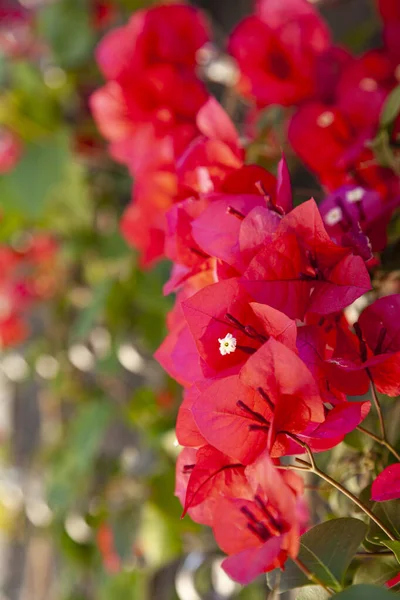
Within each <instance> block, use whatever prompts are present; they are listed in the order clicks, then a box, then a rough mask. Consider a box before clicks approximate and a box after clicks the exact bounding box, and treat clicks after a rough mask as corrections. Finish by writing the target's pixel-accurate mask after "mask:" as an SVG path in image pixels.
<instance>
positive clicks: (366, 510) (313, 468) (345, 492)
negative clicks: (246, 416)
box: [282, 431, 396, 541]
mask: <svg viewBox="0 0 400 600" xmlns="http://www.w3.org/2000/svg"><path fill="white" fill-rule="evenodd" d="M282 433H285V434H286V435H288V436H289V437H290V438H292V440H294V441H295V442H296V443H297V444H299V446H301V447H302V448H304V449H305V450H306V452H307V454H308V457H309V459H310V463H308V462H306V461H305V460H302V459H301V458H296V459H295V460H296V462H298V463H300V464H301V465H302V466H303V467H307V468H308V470H309V471H311V472H313V473H315V474H316V475H318V477H321V479H324V481H327V482H328V483H330V484H331V485H332V486H333V487H334V488H336V489H337V490H338V491H339V492H341V493H342V494H343V495H344V496H347V498H349V500H351V501H352V502H354V504H356V505H357V506H358V507H359V508H360V509H361V510H362V511H363V512H364V513H365V514H366V515H367V516H368V517H369V518H370V519H371V521H374V523H376V525H378V527H379V528H380V529H382V531H383V532H384V533H385V534H386V535H387V536H388V538H389V539H390V540H392V541H396V538H395V537H394V535H393V534H392V532H391V531H390V530H389V529H388V528H387V527H386V525H385V524H384V523H382V521H381V520H380V519H379V518H378V517H377V516H376V515H375V514H374V513H373V512H372V511H371V510H370V509H369V508H368V507H367V506H365V504H363V503H362V502H361V500H360V499H359V498H357V496H355V495H354V494H352V493H351V492H349V490H347V489H346V488H345V487H343V486H342V484H341V483H339V482H338V481H336V480H335V479H333V478H332V477H330V476H329V475H327V474H326V473H324V472H323V471H321V469H320V468H319V467H318V466H317V465H316V463H315V459H314V455H313V453H312V451H311V448H310V447H309V445H308V444H306V443H305V442H303V441H302V440H299V439H298V438H297V437H296V436H295V435H293V434H292V433H289V432H287V431H285V432H282ZM299 468H300V467H297V469H299Z"/></svg>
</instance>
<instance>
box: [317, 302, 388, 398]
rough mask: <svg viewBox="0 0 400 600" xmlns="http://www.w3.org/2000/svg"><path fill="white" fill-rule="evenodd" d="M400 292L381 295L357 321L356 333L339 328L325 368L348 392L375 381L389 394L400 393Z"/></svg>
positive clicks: (362, 391)
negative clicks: (333, 348) (399, 321)
mask: <svg viewBox="0 0 400 600" xmlns="http://www.w3.org/2000/svg"><path fill="white" fill-rule="evenodd" d="M399 310H400V295H399V294H394V295H392V296H386V297H384V298H379V299H378V300H376V301H375V302H374V303H373V304H371V305H370V306H368V307H367V308H366V309H365V310H364V311H363V312H362V314H361V315H360V317H359V319H358V322H357V323H355V324H354V326H353V327H354V331H355V333H354V334H353V333H351V331H350V330H347V331H345V330H343V329H341V330H340V331H339V335H338V338H337V344H336V348H335V351H334V354H333V357H332V358H331V359H330V360H328V361H327V363H326V368H327V372H328V374H329V376H330V378H332V379H334V380H335V383H336V385H337V387H338V388H339V389H341V390H342V391H343V392H345V393H347V394H352V395H358V394H365V393H366V392H367V391H368V388H369V385H370V382H371V381H373V383H374V384H375V386H376V388H377V390H378V391H379V392H381V393H383V394H387V395H388V396H398V395H399V394H400V328H399V325H398V315H399Z"/></svg>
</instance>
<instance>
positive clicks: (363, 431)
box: [357, 425, 400, 462]
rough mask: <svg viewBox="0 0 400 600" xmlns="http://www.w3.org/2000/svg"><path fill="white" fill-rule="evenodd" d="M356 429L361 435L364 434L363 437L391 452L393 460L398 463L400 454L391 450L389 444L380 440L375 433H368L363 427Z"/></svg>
mask: <svg viewBox="0 0 400 600" xmlns="http://www.w3.org/2000/svg"><path fill="white" fill-rule="evenodd" d="M357 429H358V430H359V431H361V433H364V434H365V435H367V436H368V437H370V438H371V439H372V440H374V441H375V442H377V443H378V444H381V446H385V448H387V449H388V450H389V452H391V453H392V454H393V456H394V457H395V458H397V460H398V461H399V462H400V454H399V453H398V452H397V451H396V450H395V449H394V448H393V446H392V445H391V444H389V442H388V441H387V440H386V439H382V438H380V437H379V435H375V433H372V431H368V429H364V427H361V425H359V426H358V427H357Z"/></svg>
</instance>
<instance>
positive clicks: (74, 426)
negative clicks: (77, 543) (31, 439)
mask: <svg viewBox="0 0 400 600" xmlns="http://www.w3.org/2000/svg"><path fill="white" fill-rule="evenodd" d="M111 413H112V406H111V404H110V403H108V402H106V401H98V402H91V403H89V404H86V405H83V406H82V407H81V408H80V409H79V411H78V412H77V414H76V415H75V416H74V420H73V422H72V423H71V425H70V430H69V432H68V434H67V436H66V438H65V440H64V442H63V446H62V448H61V451H60V452H59V453H58V454H57V455H55V456H54V459H53V465H52V470H51V473H50V477H49V481H48V501H49V505H50V506H51V508H52V510H53V511H54V512H55V513H56V514H63V513H65V512H66V511H67V510H68V509H70V508H71V507H72V506H73V504H74V501H75V498H76V497H79V496H80V495H81V494H82V493H84V492H85V490H87V488H88V486H89V484H90V478H89V477H88V476H89V474H90V472H91V470H92V468H93V464H94V461H95V458H96V456H97V453H98V450H99V447H100V444H101V442H102V439H103V436H104V433H105V431H106V428H107V426H108V424H109V422H110V417H111Z"/></svg>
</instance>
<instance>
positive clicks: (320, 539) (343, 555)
mask: <svg viewBox="0 0 400 600" xmlns="http://www.w3.org/2000/svg"><path fill="white" fill-rule="evenodd" d="M366 531H367V526H366V524H365V523H363V521H360V520H359V519H350V518H344V519H333V520H332V521H326V522H325V523H321V524H320V525H316V526H315V527H313V528H312V529H310V530H309V531H307V533H305V534H304V535H302V536H301V538H300V552H299V559H300V560H301V561H302V562H303V563H304V564H305V565H306V566H307V567H308V569H309V570H310V571H311V572H312V573H314V574H315V575H316V576H317V577H318V579H320V580H321V581H322V582H323V583H325V584H326V585H328V586H329V587H332V588H333V589H335V590H339V589H340V583H341V581H342V579H343V575H344V573H345V572H346V570H347V568H348V566H349V564H350V562H351V559H352V558H353V556H354V554H355V553H356V551H357V549H358V547H359V546H360V544H361V542H362V541H363V539H364V537H365V533H366ZM278 577H279V578H280V582H279V590H280V591H281V592H284V591H287V590H291V589H293V588H295V587H300V586H303V585H307V584H308V583H309V581H308V579H307V578H306V576H305V575H304V574H303V573H302V572H301V571H300V569H299V568H298V567H297V566H296V565H295V563H294V562H293V561H291V560H288V562H287V563H286V567H285V571H284V572H283V573H281V572H280V571H279V572H277V571H272V573H269V574H268V584H269V586H270V588H271V589H274V587H275V585H277V584H278Z"/></svg>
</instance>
